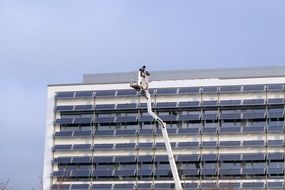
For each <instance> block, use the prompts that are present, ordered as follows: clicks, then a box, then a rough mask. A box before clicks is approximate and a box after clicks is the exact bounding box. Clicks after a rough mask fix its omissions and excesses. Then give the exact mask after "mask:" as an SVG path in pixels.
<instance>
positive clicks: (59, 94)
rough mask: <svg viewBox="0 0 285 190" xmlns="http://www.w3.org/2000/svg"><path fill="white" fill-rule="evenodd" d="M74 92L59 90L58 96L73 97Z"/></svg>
mask: <svg viewBox="0 0 285 190" xmlns="http://www.w3.org/2000/svg"><path fill="white" fill-rule="evenodd" d="M73 96H74V92H57V93H56V97H57V98H73Z"/></svg>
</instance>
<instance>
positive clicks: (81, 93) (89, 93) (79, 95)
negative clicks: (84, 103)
mask: <svg viewBox="0 0 285 190" xmlns="http://www.w3.org/2000/svg"><path fill="white" fill-rule="evenodd" d="M92 96H93V91H77V92H75V97H76V98H90V97H92Z"/></svg>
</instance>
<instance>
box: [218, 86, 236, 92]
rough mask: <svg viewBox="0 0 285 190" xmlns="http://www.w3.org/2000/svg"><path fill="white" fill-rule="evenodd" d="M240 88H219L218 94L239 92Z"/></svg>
mask: <svg viewBox="0 0 285 190" xmlns="http://www.w3.org/2000/svg"><path fill="white" fill-rule="evenodd" d="M240 91H241V86H221V89H220V92H223V93H231V92H240Z"/></svg>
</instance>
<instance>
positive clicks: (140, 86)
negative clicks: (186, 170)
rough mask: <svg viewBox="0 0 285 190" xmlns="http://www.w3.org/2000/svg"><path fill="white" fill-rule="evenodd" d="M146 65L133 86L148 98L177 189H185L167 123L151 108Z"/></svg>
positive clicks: (149, 107)
mask: <svg viewBox="0 0 285 190" xmlns="http://www.w3.org/2000/svg"><path fill="white" fill-rule="evenodd" d="M145 68H146V67H145V66H143V67H142V68H140V69H139V71H138V76H137V78H135V80H133V81H132V82H131V87H132V88H134V89H136V90H137V91H139V92H140V93H141V95H142V96H144V97H145V98H146V100H147V112H148V113H149V114H150V115H151V116H152V117H153V118H154V119H155V120H156V121H157V122H158V124H159V125H160V126H161V131H162V136H163V139H164V142H165V147H166V150H167V154H168V160H169V164H170V168H171V172H172V176H173V178H174V183H175V190H183V189H182V186H181V182H180V178H179V175H178V171H177V167H176V163H175V159H174V156H173V152H172V148H171V145H170V141H169V137H168V133H167V130H166V123H164V122H163V121H162V119H161V118H159V117H158V115H156V114H155V113H154V112H153V111H152V108H151V97H150V94H149V92H148V83H149V76H150V74H149V72H147V71H146V70H145Z"/></svg>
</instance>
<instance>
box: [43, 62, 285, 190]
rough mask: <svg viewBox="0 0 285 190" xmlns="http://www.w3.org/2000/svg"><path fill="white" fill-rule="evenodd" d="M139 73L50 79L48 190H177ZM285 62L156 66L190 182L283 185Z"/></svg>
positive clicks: (155, 96)
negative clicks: (138, 85)
mask: <svg viewBox="0 0 285 190" xmlns="http://www.w3.org/2000/svg"><path fill="white" fill-rule="evenodd" d="M132 74H134V73H133V72H129V73H108V74H87V75H84V78H83V83H80V84H64V85H49V86H48V106H47V123H46V139H45V142H46V145H45V161H44V190H50V189H64V190H67V189H72V190H75V189H76V190H83V189H98V190H107V189H110V190H111V189H115V190H133V189H141V190H143V189H145V190H146V189H148V190H149V189H154V190H158V189H159V190H170V189H174V182H173V178H172V175H171V171H170V167H169V163H168V159H167V153H166V150H165V146H164V141H163V138H162V135H161V130H160V129H159V127H158V126H157V123H156V122H154V121H153V118H152V117H151V116H149V115H148V114H147V112H146V101H145V98H143V97H141V96H139V94H138V92H136V91H135V90H134V89H131V88H130V82H131V78H132ZM284 84H285V67H283V66H278V67H250V68H228V69H202V70H185V71H158V72H151V83H150V85H149V87H150V93H151V95H152V102H153V110H154V111H155V112H156V113H158V114H159V116H160V117H161V118H162V119H163V120H164V121H165V122H166V123H167V129H168V134H169V138H170V141H171V146H172V148H173V152H174V156H175V160H176V164H177V168H178V171H179V175H180V178H181V182H182V185H183V188H184V189H185V190H186V189H188V190H189V189H224V190H226V189H284V180H285V175H284V166H285V162H284V140H285V135H284V96H285V86H284Z"/></svg>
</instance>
